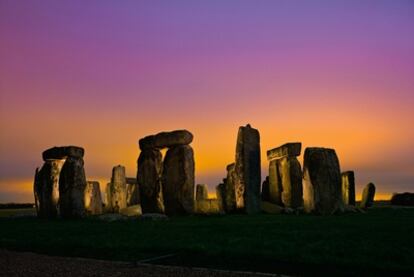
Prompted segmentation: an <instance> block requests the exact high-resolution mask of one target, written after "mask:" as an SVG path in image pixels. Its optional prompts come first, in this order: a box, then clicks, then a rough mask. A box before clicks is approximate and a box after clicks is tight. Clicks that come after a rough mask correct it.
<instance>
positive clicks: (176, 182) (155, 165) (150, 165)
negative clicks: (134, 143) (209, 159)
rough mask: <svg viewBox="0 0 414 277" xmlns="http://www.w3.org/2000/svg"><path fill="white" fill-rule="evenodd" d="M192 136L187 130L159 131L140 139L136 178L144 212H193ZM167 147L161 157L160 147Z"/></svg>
mask: <svg viewBox="0 0 414 277" xmlns="http://www.w3.org/2000/svg"><path fill="white" fill-rule="evenodd" d="M192 141H193V135H192V134H191V133H190V132H189V131H187V130H177V131H172V132H162V133H158V134H156V135H151V136H147V137H144V138H143V139H140V140H139V147H140V149H141V154H140V156H139V158H138V173H137V181H138V185H139V189H140V196H141V206H142V212H143V213H164V212H165V213H166V214H167V215H176V214H191V213H193V212H194V186H195V183H194V182H195V181H194V174H195V172H194V171H195V167H194V151H193V149H192V147H191V146H190V145H189V144H190V143H191V142H192ZM164 148H168V150H167V152H166V155H165V158H164V160H163V159H162V154H161V151H160V150H161V149H164Z"/></svg>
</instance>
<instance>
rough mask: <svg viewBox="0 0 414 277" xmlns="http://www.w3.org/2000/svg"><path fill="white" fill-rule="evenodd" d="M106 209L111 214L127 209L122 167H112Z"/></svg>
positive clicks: (124, 178) (123, 169)
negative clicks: (108, 200)
mask: <svg viewBox="0 0 414 277" xmlns="http://www.w3.org/2000/svg"><path fill="white" fill-rule="evenodd" d="M108 192H109V195H110V196H109V199H110V202H109V203H108V204H109V205H108V208H109V210H111V211H112V212H115V213H117V212H119V211H120V210H121V209H123V208H126V207H127V192H126V177H125V167H124V166H122V165H117V166H114V167H113V169H112V178H111V183H110V186H109V191H108Z"/></svg>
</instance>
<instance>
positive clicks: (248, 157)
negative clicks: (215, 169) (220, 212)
mask: <svg viewBox="0 0 414 277" xmlns="http://www.w3.org/2000/svg"><path fill="white" fill-rule="evenodd" d="M235 171H236V174H237V176H238V178H239V180H240V185H239V186H238V187H237V186H236V195H241V194H242V193H243V195H244V203H243V204H244V207H245V211H246V213H248V214H254V213H259V212H260V185H261V172H260V135H259V131H258V130H257V129H254V128H252V127H251V126H250V124H247V125H246V126H245V127H240V128H239V132H238V135H237V146H236V164H235ZM237 197H238V196H236V199H237Z"/></svg>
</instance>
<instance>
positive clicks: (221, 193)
mask: <svg viewBox="0 0 414 277" xmlns="http://www.w3.org/2000/svg"><path fill="white" fill-rule="evenodd" d="M216 197H217V202H218V207H219V210H220V211H222V212H225V211H226V208H225V206H226V203H225V201H224V183H220V184H218V185H217V187H216Z"/></svg>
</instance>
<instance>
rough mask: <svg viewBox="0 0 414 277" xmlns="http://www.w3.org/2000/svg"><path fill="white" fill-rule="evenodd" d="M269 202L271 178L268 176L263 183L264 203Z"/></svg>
mask: <svg viewBox="0 0 414 277" xmlns="http://www.w3.org/2000/svg"><path fill="white" fill-rule="evenodd" d="M269 200H270V191H269V176H266V179H265V180H264V181H263V183H262V201H267V202H269Z"/></svg>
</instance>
